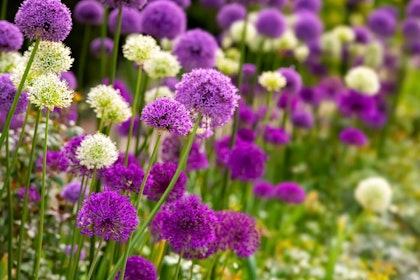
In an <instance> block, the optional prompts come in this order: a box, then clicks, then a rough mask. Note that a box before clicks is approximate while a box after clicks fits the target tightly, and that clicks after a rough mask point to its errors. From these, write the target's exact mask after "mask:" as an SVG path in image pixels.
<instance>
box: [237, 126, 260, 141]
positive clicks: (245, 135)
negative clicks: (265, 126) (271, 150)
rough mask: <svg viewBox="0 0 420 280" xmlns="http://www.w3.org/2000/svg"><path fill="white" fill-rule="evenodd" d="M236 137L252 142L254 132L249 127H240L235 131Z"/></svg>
mask: <svg viewBox="0 0 420 280" xmlns="http://www.w3.org/2000/svg"><path fill="white" fill-rule="evenodd" d="M237 135H238V137H239V138H240V139H241V140H243V141H244V142H254V140H255V136H256V135H255V132H254V130H253V129H251V128H240V129H238V133H237Z"/></svg>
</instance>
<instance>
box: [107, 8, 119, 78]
mask: <svg viewBox="0 0 420 280" xmlns="http://www.w3.org/2000/svg"><path fill="white" fill-rule="evenodd" d="M121 21H122V6H119V7H118V18H117V27H116V29H115V34H114V48H113V50H112V60H111V75H110V76H109V84H110V85H114V80H115V73H116V71H117V60H118V48H119V43H120V32H121Z"/></svg>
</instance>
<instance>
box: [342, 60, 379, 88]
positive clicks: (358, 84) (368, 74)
mask: <svg viewBox="0 0 420 280" xmlns="http://www.w3.org/2000/svg"><path fill="white" fill-rule="evenodd" d="M345 82H346V85H347V87H349V88H351V89H354V90H356V91H358V92H360V93H361V94H364V95H375V94H377V93H378V91H379V89H380V82H379V77H378V74H377V73H376V72H375V71H374V70H372V69H371V68H369V67H367V66H357V67H355V68H352V69H350V71H349V72H348V73H347V75H346V77H345Z"/></svg>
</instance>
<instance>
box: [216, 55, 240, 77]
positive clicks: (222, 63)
mask: <svg viewBox="0 0 420 280" xmlns="http://www.w3.org/2000/svg"><path fill="white" fill-rule="evenodd" d="M235 50H236V49H235ZM240 55H241V54H240V53H239V52H238V51H237V50H236V52H232V51H230V52H229V50H228V51H226V53H224V52H223V51H222V50H217V52H216V68H217V69H218V70H219V71H220V72H222V73H223V74H225V75H229V76H230V75H234V74H238V72H239V60H240Z"/></svg>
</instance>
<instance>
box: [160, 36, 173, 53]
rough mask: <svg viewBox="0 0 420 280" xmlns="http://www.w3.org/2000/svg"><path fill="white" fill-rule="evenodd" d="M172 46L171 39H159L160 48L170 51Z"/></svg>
mask: <svg viewBox="0 0 420 280" xmlns="http://www.w3.org/2000/svg"><path fill="white" fill-rule="evenodd" d="M173 46H174V41H173V40H169V39H168V38H162V39H161V40H160V47H161V48H162V50H165V51H171V50H172V48H173Z"/></svg>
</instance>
